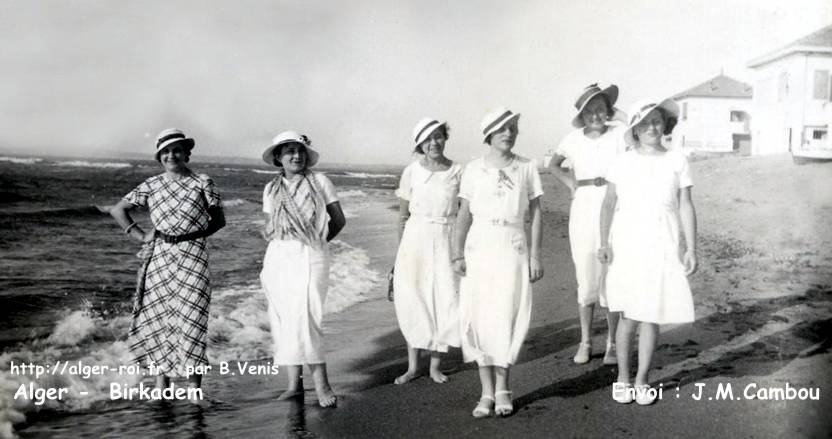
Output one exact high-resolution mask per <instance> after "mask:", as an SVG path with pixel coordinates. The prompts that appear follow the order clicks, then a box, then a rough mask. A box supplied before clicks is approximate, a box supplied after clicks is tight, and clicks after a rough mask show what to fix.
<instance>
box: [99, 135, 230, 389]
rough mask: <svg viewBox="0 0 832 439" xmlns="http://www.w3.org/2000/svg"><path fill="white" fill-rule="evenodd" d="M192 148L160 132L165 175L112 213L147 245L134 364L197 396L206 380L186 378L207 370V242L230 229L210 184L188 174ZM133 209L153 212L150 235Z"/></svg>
mask: <svg viewBox="0 0 832 439" xmlns="http://www.w3.org/2000/svg"><path fill="white" fill-rule="evenodd" d="M193 147H194V140H193V139H191V138H188V137H186V136H185V134H184V133H183V132H182V131H180V130H177V129H167V130H164V131H162V132H161V133H160V134H159V136H158V137H157V139H156V160H157V161H158V162H159V163H161V164H162V166H163V167H164V169H165V172H164V173H163V174H160V175H156V176H154V177H150V178H148V179H147V180H145V181H144V182H142V183H141V184H140V185H139V186H137V187H136V188H135V189H133V190H132V191H130V193H128V194H127V195H125V197H124V198H123V199H121V200H120V201H119V202H118V204H116V205H115V206H114V207H113V208H112V210H111V211H110V213H111V214H112V215H113V217H114V218H115V219H116V221H117V222H118V223H119V225H121V226H122V227H124V231H125V233H126V234H128V235H130V236H131V237H133V238H135V239H137V240H139V241H141V242H143V243H144V248H143V249H142V252H141V253H140V257H142V258H143V259H144V263H143V264H142V267H141V269H140V270H139V276H138V281H137V287H136V296H135V298H134V302H133V324H132V327H131V329H130V339H131V340H130V343H131V344H130V349H131V351H132V352H133V353H134V354H135V355H136V359H137V361H139V362H141V363H142V364H143V365H145V366H150V365H152V366H153V368H152V369H151V371H152V372H153V373H156V374H157V378H156V386H157V387H160V388H163V387H168V386H169V385H170V377H182V376H187V377H188V381H189V385H190V386H191V387H196V388H199V387H200V386H201V384H202V375H201V374H188V373H187V368H194V369H196V368H198V367H200V366H204V365H207V364H208V360H207V357H206V355H205V347H206V341H207V336H208V306H209V303H210V301H211V289H210V285H209V271H208V251H207V247H206V242H205V238H206V237H208V236H210V235H212V234H213V233H214V232H216V231H217V230H219V229H221V228H222V227H224V226H225V216H224V215H223V211H222V204H221V202H220V195H219V192H217V190H216V188H215V187H214V183H213V181H212V180H211V179H210V178H209V177H208V176H207V175H204V174H196V173H194V172H193V171H191V170H190V169H189V168H188V166H187V163H188V161H189V158H190V155H191V149H193ZM136 208H146V209H149V211H150V221H151V222H152V224H153V227H154V228H153V229H151V230H147V231H144V230H142V229H141V227H139V226H138V225H137V224H136V222H135V221H133V219H132V218H131V217H130V214H129V212H131V211H133V210H135V209H136ZM194 369H191V370H194Z"/></svg>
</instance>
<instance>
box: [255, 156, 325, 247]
mask: <svg viewBox="0 0 832 439" xmlns="http://www.w3.org/2000/svg"><path fill="white" fill-rule="evenodd" d="M285 175H286V171H285V170H283V169H281V170H280V174H278V175H277V177H275V179H274V180H272V185H271V188H270V190H269V196H270V197H271V198H272V212H271V217H270V219H269V221H267V222H266V230H265V235H266V239H268V240H272V239H279V240H296V241H300V242H302V243H304V244H306V245H308V246H313V247H317V246H319V245H320V244H322V242H323V239H324V237H323V236H320V234H319V232H318V230H317V227H316V224H317V222H318V221H317V219H318V203H319V202H320V201H319V195H318V194H319V193H320V192H321V190H320V188H319V187H318V182H317V180H315V176H314V174H313V173H312V172H311V171H309V170H306V171H304V172H303V173H301V174H300V177H299V178H295V179H293V180H292V181H290V182H288V183H287V182H286V180H285V179H284V176H285Z"/></svg>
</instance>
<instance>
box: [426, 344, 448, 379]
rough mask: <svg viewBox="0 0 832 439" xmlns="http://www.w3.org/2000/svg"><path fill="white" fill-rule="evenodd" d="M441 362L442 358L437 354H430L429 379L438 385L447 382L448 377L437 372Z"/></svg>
mask: <svg viewBox="0 0 832 439" xmlns="http://www.w3.org/2000/svg"><path fill="white" fill-rule="evenodd" d="M441 361H442V358H441V357H440V356H439V352H431V353H430V377H431V378H433V381H435V382H437V383H439V384H442V383H447V382H448V376H447V375H445V374H444V373H442V372H441V371H440V370H439V363H440V362H441Z"/></svg>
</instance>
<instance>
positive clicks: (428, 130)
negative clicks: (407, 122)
mask: <svg viewBox="0 0 832 439" xmlns="http://www.w3.org/2000/svg"><path fill="white" fill-rule="evenodd" d="M447 125H448V122H439V121H438V120H436V119H434V118H432V117H423V118H422V119H420V120H419V122H416V126H414V127H413V141H414V142H415V143H416V146H419V145H420V144H421V143H422V142H424V141H425V139H427V138H428V137H430V135H431V134H433V132H434V131H436V130H437V129H439V127H442V126H445V127H447Z"/></svg>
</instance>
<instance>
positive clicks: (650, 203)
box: [598, 99, 697, 405]
mask: <svg viewBox="0 0 832 439" xmlns="http://www.w3.org/2000/svg"><path fill="white" fill-rule="evenodd" d="M630 114H632V115H633V116H632V118H631V119H630V123H629V127H628V128H627V130H626V131H625V132H624V139H625V141H626V142H627V143H628V144H631V145H634V148H633V149H632V150H630V151H627V152H626V153H624V154H622V155H620V156H619V157H618V158H617V159H616V161H615V163H613V164H612V166H610V169H609V172H607V181H608V184H607V194H606V196H605V198H604V203H603V207H602V209H601V238H602V241H601V242H602V243H607V242H609V244H608V245H602V247H601V248H600V249H599V250H598V258H599V259H600V260H601V262H603V263H605V264H609V271H608V273H607V302H608V304H609V308H610V311H620V312H622V318H621V322H620V323H619V325H618V332H617V334H616V335H617V337H616V341H617V343H618V379H617V381H616V382H615V384H613V399H615V400H616V401H618V402H620V403H625V404H626V403H630V402H632V401H633V400H635V401H636V402H637V403H639V404H641V405H648V404H652V403H653V402H654V401H655V400H656V390H655V389H651V388H650V385H649V380H648V373H649V371H650V364H651V362H652V359H653V352H654V351H655V348H656V342H657V340H658V335H659V325H660V324H665V323H688V322H692V321H693V319H694V313H693V298H692V295H691V291H690V285H689V284H688V280H687V276H689V275H691V274H693V273H694V272H695V271H696V266H697V261H696V212H695V210H694V207H693V201H692V200H691V186H692V185H693V181H692V180H691V175H690V169H689V167H688V162H687V159H686V158H685V157H684V156H683V155H682V154H681V153H679V152H676V151H668V150H667V149H665V147H664V146H663V145H662V137H663V136H664V135H666V134H669V133H670V132H671V130H672V129H673V126H674V125H675V124H676V118H677V117H678V114H679V108H678V106H677V105H676V103H675V102H673V101H672V100H670V99H665V100H663V101H660V102H658V103H656V101H648V100H645V101H641V102H638V103H636V104H635V105H634V106H633V109H632V110H631V112H630ZM680 229H681V231H682V233H683V234H684V238H685V246H684V251H683V252H682V256H681V258H680V241H679V234H680V233H679V232H680ZM636 328H638V331H639V341H638V371H637V373H636V377H635V382H634V383H633V382H631V381H630V355H629V354H630V342H631V340H632V337H633V334H634V333H635V330H636Z"/></svg>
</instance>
